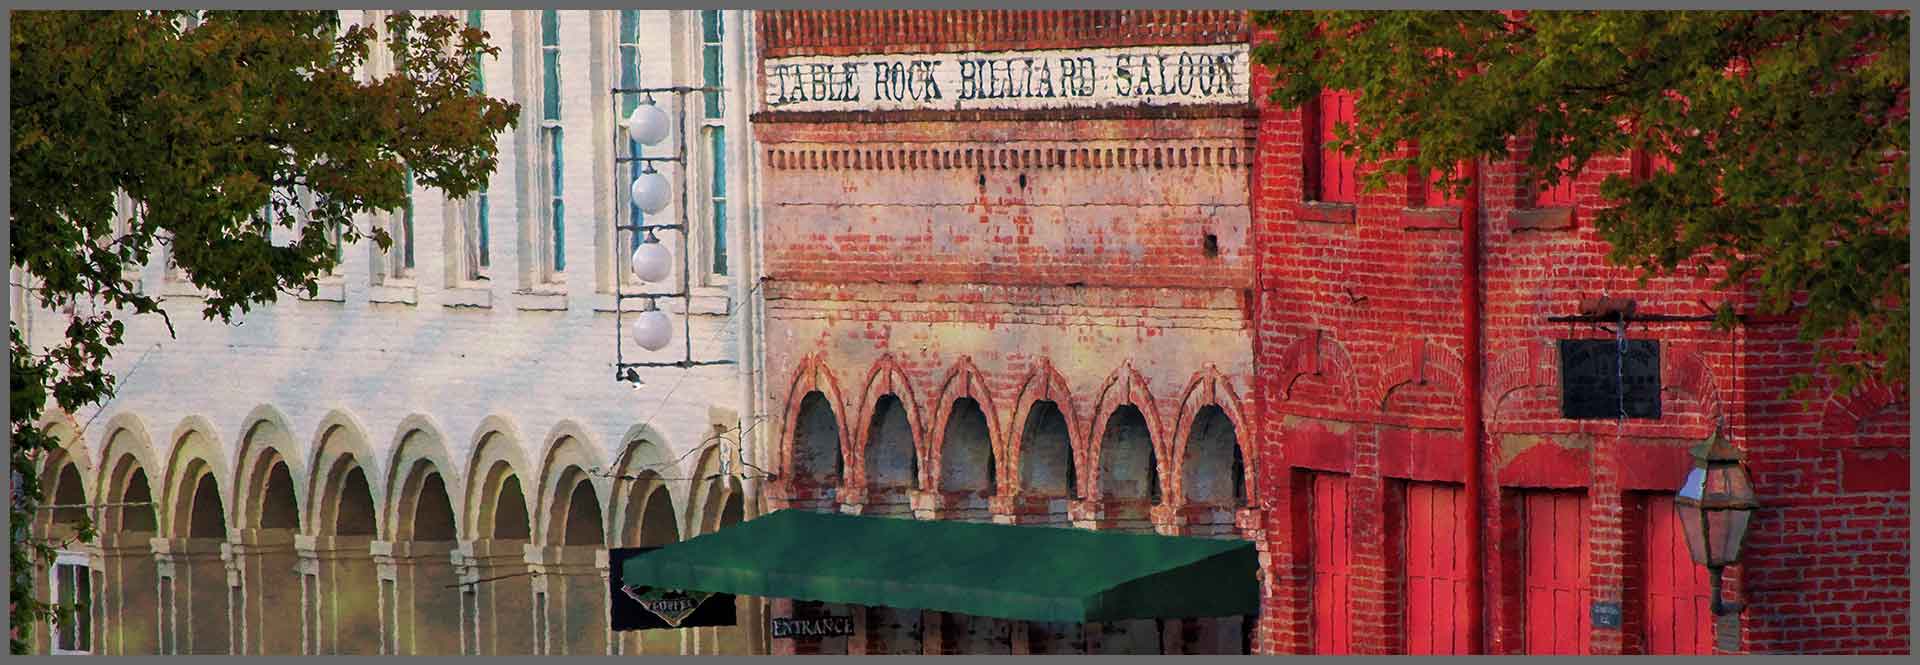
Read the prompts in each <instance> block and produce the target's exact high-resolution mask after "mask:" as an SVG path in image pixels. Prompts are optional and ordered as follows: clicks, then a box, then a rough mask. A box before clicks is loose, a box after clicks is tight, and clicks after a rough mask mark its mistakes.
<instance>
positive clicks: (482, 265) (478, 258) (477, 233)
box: [464, 9, 493, 279]
mask: <svg viewBox="0 0 1920 665" xmlns="http://www.w3.org/2000/svg"><path fill="white" fill-rule="evenodd" d="M483 16H484V15H483V14H481V13H480V10H478V9H469V10H467V27H469V28H474V29H481V28H482V27H483V25H484V23H485V22H484V19H483ZM481 57H482V56H481V55H480V54H478V53H475V54H473V81H472V82H471V83H469V84H468V85H469V88H468V89H469V91H470V92H472V93H473V95H474V96H476V97H478V96H482V95H485V94H487V72H486V69H485V66H484V63H483V62H482V60H481ZM468 205H469V206H471V210H470V211H469V212H468V214H467V222H468V228H467V232H466V233H465V234H464V235H465V241H466V258H467V279H485V278H486V276H487V268H488V267H491V266H492V264H493V261H492V256H491V255H492V252H491V251H489V247H488V241H489V240H490V238H488V237H487V236H488V233H489V231H490V229H488V228H487V222H488V220H487V215H488V213H489V212H490V211H489V210H488V207H489V203H488V201H487V186H486V184H485V183H482V184H481V185H480V189H479V190H477V191H475V192H474V193H473V194H472V197H471V198H470V199H469V200H468Z"/></svg>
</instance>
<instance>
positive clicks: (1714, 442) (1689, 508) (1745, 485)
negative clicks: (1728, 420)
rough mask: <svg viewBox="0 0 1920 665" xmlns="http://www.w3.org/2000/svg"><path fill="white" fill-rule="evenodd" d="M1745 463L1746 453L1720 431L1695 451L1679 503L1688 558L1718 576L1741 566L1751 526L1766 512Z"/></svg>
mask: <svg viewBox="0 0 1920 665" xmlns="http://www.w3.org/2000/svg"><path fill="white" fill-rule="evenodd" d="M1742 462H1743V460H1742V456H1741V454H1740V451H1738V450H1735V449H1734V447H1733V445H1732V444H1731V442H1729V441H1728V440H1727V439H1725V438H1722V437H1721V436H1720V432H1719V431H1718V430H1716V431H1715V432H1714V433H1713V436H1712V437H1709V438H1708V439H1707V440H1706V441H1705V442H1703V443H1701V444H1700V445H1698V446H1695V447H1694V448H1693V469H1692V470H1691V471H1688V472H1687V479H1686V481H1685V482H1682V483H1681V484H1680V491H1679V493H1678V494H1677V495H1675V497H1674V501H1673V504H1674V507H1675V509H1677V510H1678V511H1679V517H1680V525H1681V528H1682V529H1683V530H1684V531H1685V533H1686V537H1687V551H1688V553H1690V554H1692V555H1693V560H1694V562H1695V563H1698V564H1700V565H1702V566H1706V567H1708V568H1710V569H1713V570H1714V571H1715V572H1716V573H1717V572H1718V570H1719V569H1720V568H1722V567H1725V566H1728V565H1731V564H1733V563H1736V562H1738V561H1739V560H1740V549H1741V547H1742V546H1743V545H1744V544H1745V542H1746V539H1747V525H1748V524H1749V523H1750V522H1751V521H1752V520H1753V512H1754V511H1755V510H1757V509H1759V508H1760V502H1759V500H1758V499H1756V498H1755V497H1754V493H1753V481H1752V479H1750V478H1749V477H1748V476H1747V468H1746V466H1745V465H1744V464H1742ZM1716 577H1718V575H1716Z"/></svg>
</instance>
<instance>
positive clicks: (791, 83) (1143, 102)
mask: <svg viewBox="0 0 1920 665" xmlns="http://www.w3.org/2000/svg"><path fill="white" fill-rule="evenodd" d="M765 74H766V84H765V86H764V88H765V90H766V105H767V110H770V111H906V110H967V109H1050V108H1091V107H1114V106H1172V105H1208V104H1244V103H1246V102H1247V101H1248V100H1249V98H1248V95H1249V92H1248V91H1249V89H1250V88H1249V76H1250V73H1249V69H1248V50H1247V45H1246V44H1210V45H1200V46H1136V47H1126V48H1101V49H1070V50H1044V51H997V52H990V53H989V52H967V53H912V54H891V55H857V56H799V57H791V58H773V59H769V60H767V61H766V72H765Z"/></svg>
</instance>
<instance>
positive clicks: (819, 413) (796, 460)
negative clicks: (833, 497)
mask: <svg viewBox="0 0 1920 665" xmlns="http://www.w3.org/2000/svg"><path fill="white" fill-rule="evenodd" d="M793 441H794V450H793V467H794V475H795V477H796V479H797V480H805V481H811V482H812V483H813V484H816V485H835V484H838V483H839V482H840V478H841V474H842V470H843V464H844V462H843V461H842V460H841V459H840V423H839V421H837V420H835V419H834V417H833V408H832V407H831V406H829V405H828V404H827V397H826V395H823V394H821V393H820V391H817V390H816V391H813V392H810V393H807V396H806V397H805V398H803V399H801V400H800V418H799V422H798V424H797V428H796V431H795V432H794V439H793Z"/></svg>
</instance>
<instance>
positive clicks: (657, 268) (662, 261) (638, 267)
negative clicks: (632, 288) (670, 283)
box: [631, 233, 673, 282]
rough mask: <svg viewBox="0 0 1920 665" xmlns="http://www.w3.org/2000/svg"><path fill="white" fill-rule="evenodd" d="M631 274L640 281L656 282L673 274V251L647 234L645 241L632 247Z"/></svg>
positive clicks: (650, 234)
mask: <svg viewBox="0 0 1920 665" xmlns="http://www.w3.org/2000/svg"><path fill="white" fill-rule="evenodd" d="M631 266H632V268H633V276H634V277H638V278H640V281H642V282H658V281H660V280H663V279H666V278H667V276H668V275H670V274H673V252H671V251H669V250H667V246H666V245H665V244H663V243H661V242H660V240H659V239H657V238H654V237H653V234H652V233H648V234H647V240H646V242H642V243H640V246H639V247H635V248H634V249H633V261H632V263H631Z"/></svg>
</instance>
